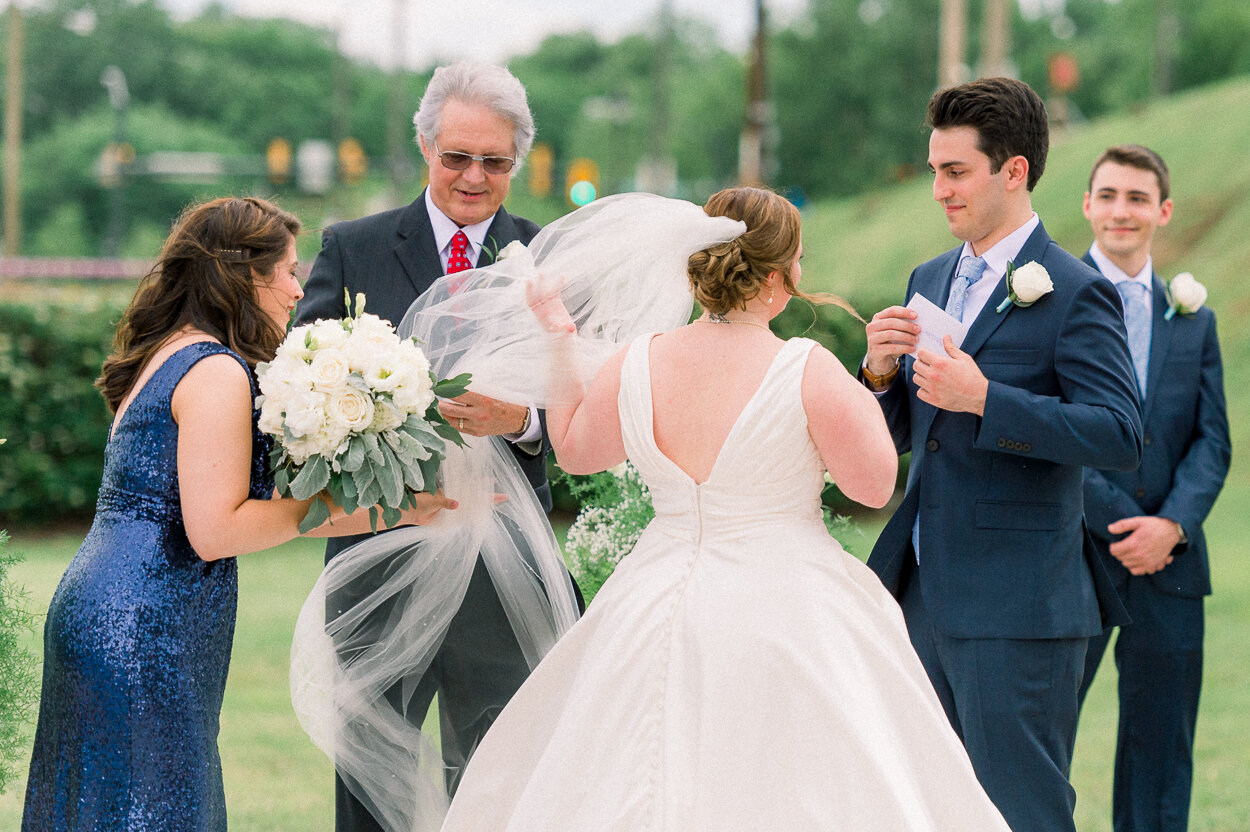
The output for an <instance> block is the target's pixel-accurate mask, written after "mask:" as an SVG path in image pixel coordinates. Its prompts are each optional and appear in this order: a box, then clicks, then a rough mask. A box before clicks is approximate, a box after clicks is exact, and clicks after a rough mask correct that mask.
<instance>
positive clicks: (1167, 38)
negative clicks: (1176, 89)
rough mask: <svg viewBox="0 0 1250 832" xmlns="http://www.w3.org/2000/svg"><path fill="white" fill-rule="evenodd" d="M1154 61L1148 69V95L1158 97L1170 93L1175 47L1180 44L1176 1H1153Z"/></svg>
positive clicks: (1179, 24)
mask: <svg viewBox="0 0 1250 832" xmlns="http://www.w3.org/2000/svg"><path fill="white" fill-rule="evenodd" d="M1154 5H1155V42H1154V60H1153V61H1152V62H1151V68H1150V93H1151V95H1152V96H1155V97H1159V96H1164V95H1168V94H1170V93H1171V92H1172V71H1173V67H1174V65H1175V61H1176V45H1177V43H1179V42H1180V34H1181V22H1180V18H1179V17H1178V16H1177V13H1176V0H1155V4H1154Z"/></svg>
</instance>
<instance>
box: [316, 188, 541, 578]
mask: <svg viewBox="0 0 1250 832" xmlns="http://www.w3.org/2000/svg"><path fill="white" fill-rule="evenodd" d="M538 231H539V227H538V225H537V224H535V223H533V222H531V221H529V220H527V219H523V218H521V217H514V216H512V215H511V214H509V213H508V212H507V211H505V210H504V209H503V208H500V209H499V211H498V212H497V213H496V214H495V219H494V221H493V222H491V225H490V228H489V229H488V230H487V232H486V240H487V246H488V247H491V248H493V249H494V250H496V251H498V250H499V249H502V248H503V247H504V246H506V245H507V244H508V243H510V242H512V241H513V240H520V241H521V242H522V243H525V244H527V245H528V244H529V242H530V240H532V239H534V235H536V234H537V233H538ZM443 273H444V272H443V263H442V260H441V259H439V256H438V244H437V243H436V242H435V241H434V229H433V227H432V226H431V225H430V214H429V211H428V210H426V207H425V193H424V192H422V193H421V195H420V196H418V197H417V198H416V199H415V200H413V201H412V202H411V203H409V204H408V205H405V206H403V207H402V208H395V209H392V210H390V211H383V212H381V213H378V214H371V215H369V216H367V217H361V218H360V219H356V220H348V221H346V222H339V223H335V224H333V225H331V226H329V227H327V228H326V229H325V230H324V231H323V232H322V234H321V252H320V253H319V254H318V255H317V259H316V260H315V261H313V266H312V273H311V274H310V275H309V278H308V283H307V284H305V286H304V298H303V300H301V301H300V303H299V308H298V309H297V310H296V315H295V325H296V326H299V325H301V324H306V323H310V322H312V321H317V320H321V319H323V318H343V317H346V315H347V307H346V303H345V301H344V296H343V290H344V289H347V290H349V291H350V292H351V295H352V297H353V298H355V297H356V293H357V292H364V294H365V311H367V312H372V313H373V314H375V315H377V316H378V317H380V318H383V319H385V320H387V321H390V322H391V323H393V324H396V325H398V324H399V322H400V321H402V320H403V318H404V314H405V313H406V312H407V311H408V307H409V306H411V305H412V303H413V301H415V300H416V299H417V296H418V295H420V294H421V293H422V292H424V291H425V290H426V289H428V288H430V285H431V284H433V283H434V281H435V280H438V279H439V278H440V277H442V276H443ZM547 448H548V446H547V442H546V435H545V432H544V438H543V445H542V449H540V451H539V453H537V454H530V453H527V452H526V451H525V450H524V449H522V448H520V447H518V446H516V445H512V453H513V455H514V456H515V457H516V460H517V464H518V465H520V466H521V470H522V471H523V472H525V476H526V479H528V480H529V483H530V485H532V486H533V487H534V492H535V493H536V494H537V495H538V500H539V503H541V504H542V506H543V508H544V509H546V510H547V511H550V510H551V486H550V484H549V483H548V482H547ZM363 537H364V535H361V536H350V537H334V538H330V539H329V541H328V542H327V544H326V551H327V553H328V556H333V555H334V554H335V553H337V552H339V551H342V550H343V549H345V548H347V547H348V546H350V545H352V544H353V543H356V542H357V541H358V540H360V539H362V538H363Z"/></svg>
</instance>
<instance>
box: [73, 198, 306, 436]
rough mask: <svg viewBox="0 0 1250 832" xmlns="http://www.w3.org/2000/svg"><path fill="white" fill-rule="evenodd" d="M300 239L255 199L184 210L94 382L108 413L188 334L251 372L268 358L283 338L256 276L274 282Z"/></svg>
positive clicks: (285, 217)
mask: <svg viewBox="0 0 1250 832" xmlns="http://www.w3.org/2000/svg"><path fill="white" fill-rule="evenodd" d="M299 231H300V222H299V220H298V219H296V218H295V216H294V215H292V214H289V213H287V212H286V211H283V210H282V209H281V208H279V207H278V206H277V205H274V204H273V203H272V202H269V201H267V200H264V199H257V198H255V197H244V198H234V197H223V198H220V199H214V200H212V201H210V202H205V203H201V204H198V205H191V206H190V207H188V208H187V209H186V210H185V211H184V212H183V213H182V216H181V217H179V219H178V222H177V223H175V225H174V228H173V231H171V232H170V234H169V237H168V238H167V239H166V240H165V244H164V246H162V247H161V253H160V257H159V259H158V260H157V261H156V265H154V266H153V267H152V270H151V271H150V272H148V273H147V274H146V275H145V276H144V277H143V279H142V280H141V281H140V283H139V288H138V289H137V290H136V291H135V295H134V298H133V299H132V300H131V301H130V306H129V307H127V309H126V312H125V313H124V314H123V316H122V320H121V324H120V326H119V327H118V329H117V335H116V337H115V338H114V340H113V353H112V355H110V356H109V357H108V359H106V360H105V362H104V369H103V372H102V373H101V374H100V378H98V379H96V386H97V387H99V388H100V391H101V392H102V393H103V394H104V399H105V401H106V402H108V406H109V409H110V410H112V411H113V412H116V411H117V408H118V406H119V405H120V404H121V402H122V400H123V399H124V398H125V396H126V393H127V391H128V390H130V388H131V386H132V385H133V384H134V382H135V380H136V379H137V378H138V377H139V374H140V372H142V370H143V367H144V365H146V364H147V363H148V361H149V360H150V359H151V357H152V355H153V354H154V353H156V352H157V350H159V349H160V348H161V346H162V345H163V344H164V343H165V342H166V341H167V340H168V339H169V338H170V336H172V335H173V334H174V333H176V332H177V331H178V330H180V329H182V328H183V327H185V326H191V327H194V328H195V329H198V330H200V331H201V332H204V333H207V334H208V335H211V336H213V337H214V338H216V339H217V340H218V341H220V342H221V343H222V344H224V345H226V346H227V347H229V348H230V349H232V350H234V351H235V352H236V353H238V354H239V355H240V356H241V357H242V358H243V359H244V360H245V361H246V362H247V363H248V364H249V365H251V366H255V365H256V364H258V363H259V362H261V361H268V360H270V359H271V358H273V355H274V353H275V352H276V351H277V349H278V345H279V344H281V343H282V338H283V337H284V336H285V334H286V333H285V331H284V330H283V328H281V327H280V326H279V325H277V324H276V323H275V322H274V321H273V319H272V318H270V317H269V315H267V314H266V313H265V311H264V309H263V308H262V307H261V305H260V299H259V297H258V295H257V292H256V281H255V278H254V276H255V275H260V276H261V278H262V279H264V278H265V277H267V276H272V275H273V273H274V268H275V267H276V266H277V264H278V261H279V260H281V259H282V258H283V257H284V256H285V255H286V252H287V247H288V246H289V245H290V242H291V240H292V239H293V238H294V237H295V235H297V234H298V233H299Z"/></svg>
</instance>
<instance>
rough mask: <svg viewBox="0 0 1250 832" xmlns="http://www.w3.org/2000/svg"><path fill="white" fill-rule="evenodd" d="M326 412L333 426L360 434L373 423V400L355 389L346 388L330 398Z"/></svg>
mask: <svg viewBox="0 0 1250 832" xmlns="http://www.w3.org/2000/svg"><path fill="white" fill-rule="evenodd" d="M326 412H327V415H328V416H329V418H330V424H331V425H332V426H334V427H337V428H340V429H343V430H347V431H351V432H359V431H362V430H364V429H365V428H367V427H369V425H370V424H372V423H373V399H371V398H369V396H367V395H366V394H364V393H362V392H360V391H359V390H357V389H356V388H354V387H346V388H344V389H342V390H339V391H338V392H337V393H335V394H333V395H332V396H330V405H329V407H328V408H327V409H326Z"/></svg>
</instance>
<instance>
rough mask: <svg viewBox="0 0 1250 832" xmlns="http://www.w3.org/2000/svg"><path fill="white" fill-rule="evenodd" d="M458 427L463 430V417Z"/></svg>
mask: <svg viewBox="0 0 1250 832" xmlns="http://www.w3.org/2000/svg"><path fill="white" fill-rule="evenodd" d="M460 429H461V430H464V419H463V418H462V419H461V420H460Z"/></svg>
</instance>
